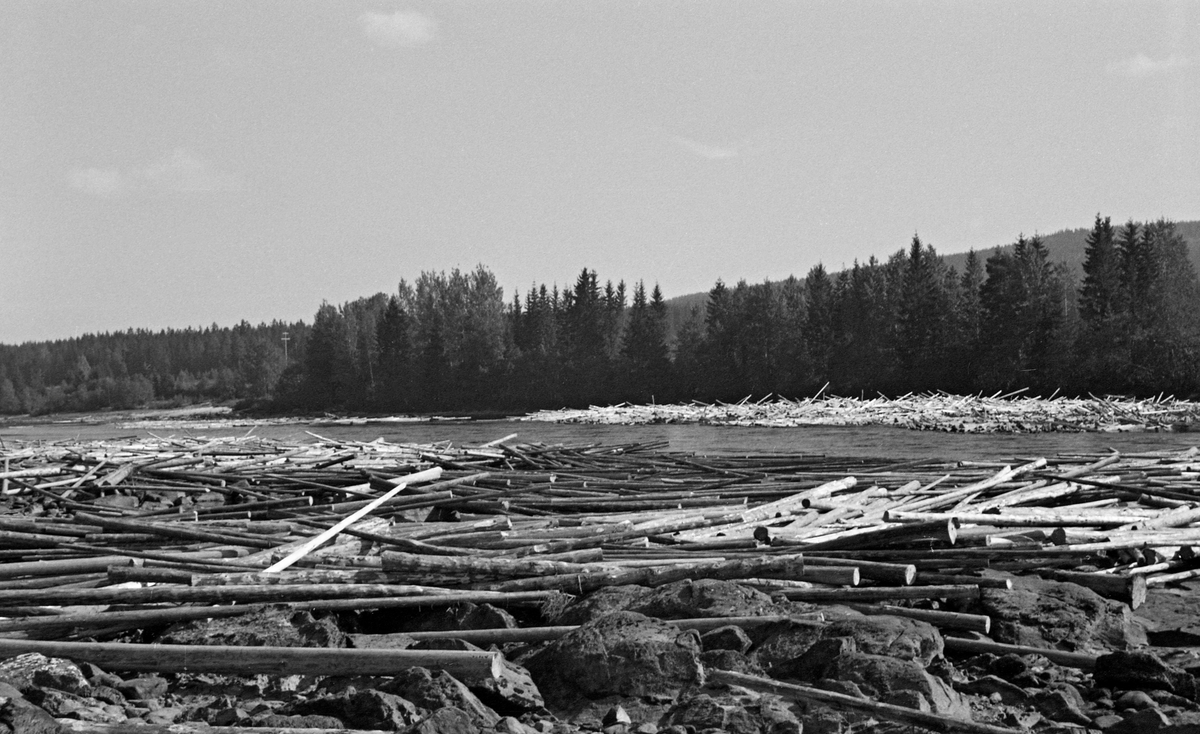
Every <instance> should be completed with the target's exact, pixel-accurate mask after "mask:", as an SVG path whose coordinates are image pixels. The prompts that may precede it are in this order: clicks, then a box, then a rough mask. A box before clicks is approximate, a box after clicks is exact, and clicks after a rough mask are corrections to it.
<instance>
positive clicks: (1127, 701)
mask: <svg viewBox="0 0 1200 734" xmlns="http://www.w3.org/2000/svg"><path fill="white" fill-rule="evenodd" d="M1113 705H1114V706H1115V707H1116V709H1117V710H1118V711H1125V710H1127V709H1133V710H1135V711H1141V710H1142V709H1148V708H1154V707H1155V701H1154V699H1153V698H1150V694H1148V693H1146V692H1145V691H1126V692H1124V693H1122V694H1121V695H1120V696H1118V697H1117V700H1116V701H1115V702H1114V703H1113Z"/></svg>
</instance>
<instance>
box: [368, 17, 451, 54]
mask: <svg viewBox="0 0 1200 734" xmlns="http://www.w3.org/2000/svg"><path fill="white" fill-rule="evenodd" d="M358 24H359V26H360V27H361V28H362V31H363V34H365V35H366V37H367V38H368V39H369V40H370V41H371V43H373V44H375V45H376V46H380V47H382V48H406V47H413V46H424V45H425V44H427V43H429V42H431V41H433V40H434V39H435V38H437V21H436V20H434V19H433V18H430V17H429V16H428V15H423V14H421V13H418V12H416V11H412V10H397V11H396V12H394V13H373V12H367V13H363V14H362V15H360V16H358Z"/></svg>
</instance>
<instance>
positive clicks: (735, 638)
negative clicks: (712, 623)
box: [700, 624, 751, 653]
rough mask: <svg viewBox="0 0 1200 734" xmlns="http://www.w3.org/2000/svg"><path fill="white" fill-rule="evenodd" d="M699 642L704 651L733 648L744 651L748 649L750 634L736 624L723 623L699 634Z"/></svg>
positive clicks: (735, 650)
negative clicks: (721, 625) (722, 625)
mask: <svg viewBox="0 0 1200 734" xmlns="http://www.w3.org/2000/svg"><path fill="white" fill-rule="evenodd" d="M700 644H701V645H702V646H703V647H704V651H705V652H709V651H712V650H733V651H734V652H739V653H745V652H746V651H747V650H749V649H750V645H751V642H750V636H749V635H747V634H746V631H745V630H743V629H742V628H741V627H738V626H736V625H732V624H730V625H725V626H724V627H718V628H716V629H715V630H710V631H708V632H706V633H704V634H702V635H700Z"/></svg>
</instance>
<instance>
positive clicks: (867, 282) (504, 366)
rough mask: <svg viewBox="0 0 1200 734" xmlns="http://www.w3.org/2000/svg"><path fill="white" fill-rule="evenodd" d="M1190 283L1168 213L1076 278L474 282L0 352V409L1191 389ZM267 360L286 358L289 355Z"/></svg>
mask: <svg viewBox="0 0 1200 734" xmlns="http://www.w3.org/2000/svg"><path fill="white" fill-rule="evenodd" d="M1197 303H1200V283H1198V281H1197V275H1196V271H1195V269H1194V266H1193V264H1192V262H1191V259H1190V257H1189V254H1188V243H1187V241H1186V240H1185V238H1184V237H1183V236H1182V235H1181V234H1180V232H1179V231H1178V229H1177V227H1176V225H1175V224H1174V223H1173V222H1171V221H1169V220H1165V219H1160V220H1158V221H1153V222H1146V223H1138V222H1134V221H1132V220H1130V221H1128V222H1126V223H1125V224H1124V225H1121V226H1114V225H1113V224H1112V221H1111V218H1110V217H1102V216H1100V215H1097V216H1096V219H1095V223H1094V225H1093V227H1092V228H1091V230H1090V232H1088V234H1087V238H1086V250H1085V254H1084V261H1083V264H1082V274H1081V275H1078V276H1077V275H1076V274H1075V273H1074V272H1072V270H1071V269H1070V268H1068V267H1067V266H1066V265H1064V264H1062V263H1054V262H1051V260H1050V257H1049V253H1048V251H1047V249H1046V247H1045V245H1044V242H1043V240H1042V239H1041V238H1040V237H1038V236H1033V237H1029V238H1026V237H1024V236H1020V237H1018V238H1017V240H1016V242H1015V243H1013V246H1012V247H1008V248H997V250H995V251H994V252H993V253H992V254H991V255H990V256H988V257H986V259H983V258H981V257H980V255H979V254H977V253H974V252H972V253H969V254H968V255H967V257H966V260H965V264H964V265H963V267H962V269H961V271H960V270H959V269H957V268H954V267H951V266H950V265H948V264H947V263H946V262H945V260H944V259H943V258H942V257H941V256H939V255H938V254H937V253H936V252H935V251H934V250H933V248H931V247H930V246H928V245H926V244H924V243H922V242H921V240H920V238H919V237H918V236H914V237H913V240H912V242H911V244H910V245H909V247H908V248H906V249H903V250H900V251H898V252H896V253H895V254H893V255H892V256H890V257H889V258H887V260H886V261H879V260H877V259H876V258H871V259H870V260H868V261H867V262H865V263H859V262H855V263H854V264H853V266H852V267H850V268H847V269H845V270H842V271H840V272H836V273H832V272H829V271H827V270H826V269H825V268H824V267H823V266H821V265H817V266H815V267H813V268H812V269H811V270H810V271H809V272H808V273H807V274H806V275H805V277H804V278H796V277H790V278H788V279H786V280H782V281H766V282H762V283H756V284H750V283H746V282H745V281H741V282H738V283H737V284H735V285H733V286H729V285H726V284H725V283H723V282H722V281H720V280H718V281H717V282H716V284H715V285H714V286H713V287H712V289H711V290H710V291H709V292H708V297H707V300H706V301H705V303H704V305H703V307H702V308H701V307H692V308H691V309H688V310H686V311H685V312H684V313H669V312H670V311H671V308H672V307H671V306H670V305H668V303H667V302H666V301H665V300H664V299H663V295H662V293H661V291H660V289H659V288H658V286H657V285H655V286H652V287H649V288H648V287H647V286H646V285H645V284H644V283H643V282H638V283H635V284H632V287H630V286H629V285H627V284H626V283H624V282H619V283H616V284H614V283H612V282H611V281H607V282H604V283H601V281H600V278H599V275H598V274H597V273H596V272H595V271H594V270H589V269H587V268H584V269H583V270H582V271H581V272H580V273H579V275H578V277H577V278H576V279H575V280H574V283H573V284H571V285H570V286H569V287H563V288H561V289H560V288H559V287H558V286H557V285H551V286H547V285H545V284H540V285H536V284H535V285H534V286H532V287H531V288H530V289H529V290H528V291H527V292H526V293H524V294H521V293H516V294H513V296H512V298H511V299H506V297H505V295H504V292H503V289H502V288H501V287H500V286H499V285H498V284H497V281H496V278H495V276H494V275H493V274H492V273H491V272H490V271H489V270H488V269H487V268H485V267H483V266H482V265H481V266H478V267H476V268H475V269H474V270H472V271H469V272H463V271H460V270H453V271H451V272H450V273H443V272H426V273H422V274H421V275H420V276H419V277H417V278H416V280H415V281H413V282H412V283H408V282H406V281H401V282H400V283H399V285H398V287H397V289H396V291H395V292H394V293H391V294H384V293H379V294H375V295H373V296H370V297H366V298H360V299H358V300H355V301H351V302H348V303H344V304H342V305H340V306H335V305H332V304H329V303H323V304H322V305H321V306H320V308H319V309H318V310H317V313H316V315H315V317H314V319H313V322H312V324H311V325H305V324H303V323H294V324H284V323H281V322H276V323H272V324H269V325H267V324H262V325H259V326H251V325H249V324H247V323H244V322H243V323H242V324H240V325H238V326H235V327H232V328H220V327H217V326H213V327H211V328H207V329H185V330H174V331H173V330H168V331H165V332H157V333H151V332H146V331H127V332H124V333H115V334H102V335H88V336H84V337H80V338H76V339H68V340H60V341H55V342H38V343H28V344H22V345H19V346H7V345H0V413H10V414H13V413H33V414H39V413H49V412H62V411H76V410H99V409H104V408H132V407H140V406H145V405H151V404H153V405H183V404H188V403H194V402H199V401H241V403H240V405H242V406H244V407H254V408H257V409H260V410H267V411H272V412H302V413H303V412H307V413H312V412H330V411H332V412H346V411H351V412H361V413H406V412H411V413H476V414H480V413H488V412H523V411H530V410H535V409H539V408H557V407H569V406H586V405H589V404H613V403H620V402H631V403H648V402H651V401H655V402H677V401H688V400H700V401H705V402H711V401H716V400H726V401H729V400H740V399H742V398H745V397H747V396H752V397H763V396H766V395H770V394H779V395H784V396H788V397H798V396H803V395H811V394H813V393H815V392H816V391H818V390H821V389H825V390H826V391H827V392H831V393H835V394H840V395H860V394H865V395H875V394H884V395H900V394H904V393H908V392H916V391H932V390H942V391H946V392H951V393H977V392H983V393H987V394H991V393H993V392H996V391H1010V390H1013V389H1018V388H1029V389H1030V390H1031V391H1032V392H1033V393H1034V394H1038V393H1040V394H1042V395H1050V394H1052V393H1059V394H1070V395H1087V394H1089V393H1091V394H1097V395H1099V394H1125V395H1142V396H1145V395H1154V394H1159V393H1166V394H1171V395H1175V396H1177V397H1196V396H1200V310H1198V309H1197V308H1196V304H1197ZM285 349H286V350H287V351H286V353H285Z"/></svg>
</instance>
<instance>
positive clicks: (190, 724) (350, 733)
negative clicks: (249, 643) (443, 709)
mask: <svg viewBox="0 0 1200 734" xmlns="http://www.w3.org/2000/svg"><path fill="white" fill-rule="evenodd" d="M55 721H57V722H58V725H59V726H60V727H61V729H60V731H61V732H63V733H64V734H392V732H390V731H384V730H383V729H313V728H306V727H290V726H256V727H252V728H250V727H245V726H211V725H209V724H205V723H203V722H198V721H186V722H180V723H175V724H145V723H140V722H139V723H135V721H136V720H128V721H122V722H119V723H115V724H102V723H100V722H98V721H80V720H79V719H55Z"/></svg>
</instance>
